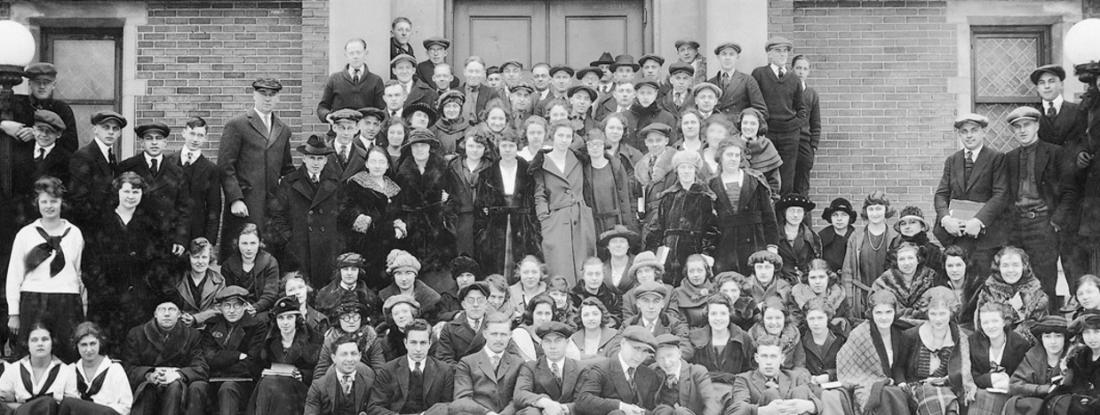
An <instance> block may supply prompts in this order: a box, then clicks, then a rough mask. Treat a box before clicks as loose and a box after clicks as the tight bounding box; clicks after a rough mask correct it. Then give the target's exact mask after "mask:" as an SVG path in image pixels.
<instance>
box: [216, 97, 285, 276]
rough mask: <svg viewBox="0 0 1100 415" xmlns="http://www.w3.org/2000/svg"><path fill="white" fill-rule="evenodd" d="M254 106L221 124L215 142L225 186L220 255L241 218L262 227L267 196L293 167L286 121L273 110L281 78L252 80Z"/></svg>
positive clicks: (226, 251)
mask: <svg viewBox="0 0 1100 415" xmlns="http://www.w3.org/2000/svg"><path fill="white" fill-rule="evenodd" d="M252 89H253V92H252V102H253V108H252V109H251V110H249V111H248V112H247V113H245V114H242V115H239V116H237V117H234V118H233V119H231V120H229V122H228V123H226V124H225V129H223V130H222V138H221V141H220V142H219V143H218V169H219V170H221V173H222V188H223V190H224V191H225V202H226V203H227V204H228V205H229V206H227V207H226V209H225V213H226V215H225V221H224V222H223V225H222V226H223V228H224V229H223V231H222V237H223V238H222V239H223V240H222V243H221V250H222V255H220V256H219V258H228V257H229V253H230V252H231V248H232V247H231V246H230V245H232V243H231V241H232V240H233V239H234V238H236V237H237V233H239V232H240V230H241V228H242V227H243V226H244V224H245V223H254V224H256V226H258V227H259V228H260V230H261V231H262V230H263V228H264V226H265V225H266V224H267V214H266V208H267V203H268V196H269V195H271V194H274V193H275V187H276V186H278V185H279V178H280V177H282V176H283V175H284V174H287V173H290V172H291V171H293V170H294V164H293V162H292V160H291V157H290V127H289V126H287V125H286V124H284V123H283V121H282V120H280V119H279V117H277V116H276V115H275V112H274V111H275V105H276V104H278V102H279V91H281V90H282V89H283V84H282V83H280V82H279V81H278V80H276V79H273V78H262V79H257V80H256V81H255V82H253V83H252Z"/></svg>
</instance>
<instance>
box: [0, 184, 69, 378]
mask: <svg viewBox="0 0 1100 415" xmlns="http://www.w3.org/2000/svg"><path fill="white" fill-rule="evenodd" d="M34 192H35V197H34V205H35V207H37V208H38V213H39V214H40V215H41V217H40V218H39V219H38V220H36V221H34V222H32V223H31V224H29V225H27V226H24V227H23V229H20V230H19V233H17V234H15V240H14V241H13V242H12V251H11V260H10V261H9V262H8V275H7V297H8V316H9V317H8V328H9V329H10V330H11V332H12V334H16V335H22V334H26V333H21V332H20V328H21V327H29V326H30V324H31V323H33V322H35V321H43V322H45V323H46V324H49V325H50V327H54V330H55V331H56V332H57V333H58V335H59V336H64V337H63V338H68V337H69V336H70V335H71V333H72V330H73V327H75V326H76V325H77V324H78V323H80V322H81V321H83V320H84V312H85V309H86V307H85V305H86V303H85V301H84V299H83V298H82V296H86V295H87V293H86V292H85V291H84V283H83V281H82V280H81V278H80V265H81V257H82V256H83V253H84V234H83V233H81V232H80V229H79V228H77V227H76V225H73V224H71V223H69V221H68V220H65V219H62V218H61V209H62V206H63V205H64V196H65V186H64V185H63V184H62V183H61V180H60V179H58V178H55V177H50V176H43V177H41V178H39V179H38V180H36V181H35V182H34ZM18 338H19V339H21V340H20V341H17V342H16V344H22V343H23V340H25V339H26V336H19V337H18ZM58 354H59V355H61V356H62V357H63V358H67V359H69V360H73V359H75V357H76V354H75V353H73V351H72V350H71V349H69V348H67V347H58Z"/></svg>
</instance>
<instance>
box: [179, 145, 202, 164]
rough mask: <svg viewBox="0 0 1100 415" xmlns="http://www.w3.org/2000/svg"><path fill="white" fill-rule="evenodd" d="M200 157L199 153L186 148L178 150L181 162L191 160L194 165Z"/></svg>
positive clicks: (200, 153)
mask: <svg viewBox="0 0 1100 415" xmlns="http://www.w3.org/2000/svg"><path fill="white" fill-rule="evenodd" d="M200 156H202V152H201V151H197V150H191V149H189V148H187V147H184V148H183V149H181V150H180V159H181V160H191V162H192V163H194V162H195V161H197V160H198V159H199V157H200Z"/></svg>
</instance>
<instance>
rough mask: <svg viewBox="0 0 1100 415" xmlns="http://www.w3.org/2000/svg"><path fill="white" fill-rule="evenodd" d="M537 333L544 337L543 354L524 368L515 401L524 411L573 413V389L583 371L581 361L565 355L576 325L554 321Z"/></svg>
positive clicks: (530, 412)
mask: <svg viewBox="0 0 1100 415" xmlns="http://www.w3.org/2000/svg"><path fill="white" fill-rule="evenodd" d="M535 333H536V334H537V335H538V336H539V338H540V339H542V342H541V343H539V345H540V346H541V347H542V355H543V356H542V357H540V358H539V359H538V360H535V361H531V362H527V363H524V364H523V367H522V368H520V370H519V379H517V380H516V389H515V392H514V393H513V394H512V404H513V405H515V407H516V408H518V409H519V412H518V414H521V415H523V414H526V415H538V414H546V415H550V414H566V413H573V405H574V404H573V400H574V399H575V397H574V395H573V392H574V389H576V386H577V381H579V380H580V375H581V367H580V363H578V362H577V361H576V360H573V359H570V358H568V357H565V349H566V345H568V344H569V342H570V340H569V337H570V336H572V335H573V329H571V328H570V327H569V325H568V324H565V323H562V322H558V321H552V322H549V323H546V324H543V325H541V326H539V328H538V329H537V330H536V332H535Z"/></svg>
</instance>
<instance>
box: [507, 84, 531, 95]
mask: <svg viewBox="0 0 1100 415" xmlns="http://www.w3.org/2000/svg"><path fill="white" fill-rule="evenodd" d="M518 91H527V93H528V94H533V93H535V87H533V86H531V84H530V83H528V82H527V81H519V82H517V83H516V84H515V85H512V91H511V92H512V93H513V94H514V93H516V92H518Z"/></svg>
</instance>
